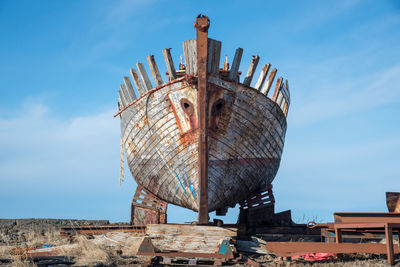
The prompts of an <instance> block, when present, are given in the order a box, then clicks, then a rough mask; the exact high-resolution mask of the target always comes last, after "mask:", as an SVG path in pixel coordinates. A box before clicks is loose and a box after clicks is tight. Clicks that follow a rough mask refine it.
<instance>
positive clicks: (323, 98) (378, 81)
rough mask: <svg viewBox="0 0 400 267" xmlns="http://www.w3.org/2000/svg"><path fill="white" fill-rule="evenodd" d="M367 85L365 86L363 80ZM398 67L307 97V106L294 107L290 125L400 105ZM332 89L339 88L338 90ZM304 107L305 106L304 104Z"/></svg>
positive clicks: (299, 124) (301, 124) (339, 84)
mask: <svg viewBox="0 0 400 267" xmlns="http://www.w3.org/2000/svg"><path fill="white" fill-rule="evenodd" d="M367 80H368V81H370V82H371V83H370V84H365V81H367ZM399 83H400V65H396V66H393V67H391V68H389V69H386V70H384V71H381V72H379V73H371V75H370V76H369V77H362V78H360V79H359V80H358V81H352V85H351V87H349V84H348V83H344V84H343V82H338V83H336V84H335V86H334V88H332V90H331V91H324V92H325V94H323V95H321V94H319V93H318V94H317V95H310V96H309V98H308V99H307V101H306V103H307V104H306V105H302V106H297V107H296V110H295V112H292V113H291V114H290V116H292V117H291V122H292V123H293V126H295V127H296V126H304V125H307V124H310V123H315V122H318V121H322V120H326V119H331V118H337V117H340V116H345V115H348V114H350V113H354V112H361V111H365V110H368V109H371V108H375V107H379V106H384V105H388V104H392V103H399V102H400V89H399V87H398V84H399ZM335 88H338V89H337V90H336V89H335ZM303 104H304V103H303Z"/></svg>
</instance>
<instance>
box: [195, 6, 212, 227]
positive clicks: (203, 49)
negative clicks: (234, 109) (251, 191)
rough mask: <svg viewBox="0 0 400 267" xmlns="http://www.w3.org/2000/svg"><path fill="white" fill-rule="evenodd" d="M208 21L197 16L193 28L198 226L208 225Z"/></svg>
mask: <svg viewBox="0 0 400 267" xmlns="http://www.w3.org/2000/svg"><path fill="white" fill-rule="evenodd" d="M209 26H210V20H209V19H208V17H207V16H204V15H201V14H200V15H199V16H197V18H196V21H195V23H194V27H195V28H196V31H197V38H196V46H197V48H196V49H197V77H198V80H197V86H198V92H197V111H198V112H197V114H198V122H199V141H198V143H199V148H198V149H199V151H198V153H199V168H198V169H199V178H200V205H199V224H207V223H208V189H207V187H208V94H207V43H208V27H209Z"/></svg>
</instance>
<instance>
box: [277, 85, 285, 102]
mask: <svg viewBox="0 0 400 267" xmlns="http://www.w3.org/2000/svg"><path fill="white" fill-rule="evenodd" d="M282 84H284V83H282ZM282 90H283V89H282V86H281V89H280V90H279V93H278V96H277V97H276V104H278V106H281V104H282V101H283V100H284V99H285V98H284V97H283V93H282Z"/></svg>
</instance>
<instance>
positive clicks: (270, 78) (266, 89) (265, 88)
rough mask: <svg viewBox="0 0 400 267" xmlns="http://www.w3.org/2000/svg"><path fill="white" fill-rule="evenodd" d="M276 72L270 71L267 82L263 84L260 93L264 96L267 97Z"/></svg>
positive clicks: (275, 70)
mask: <svg viewBox="0 0 400 267" xmlns="http://www.w3.org/2000/svg"><path fill="white" fill-rule="evenodd" d="M277 71H278V70H277V69H275V68H274V69H272V70H271V73H270V74H269V76H268V79H267V82H266V83H265V84H264V86H263V87H262V88H261V93H263V94H264V95H266V96H268V93H269V90H270V89H271V85H272V83H273V82H274V79H275V75H276V72H277Z"/></svg>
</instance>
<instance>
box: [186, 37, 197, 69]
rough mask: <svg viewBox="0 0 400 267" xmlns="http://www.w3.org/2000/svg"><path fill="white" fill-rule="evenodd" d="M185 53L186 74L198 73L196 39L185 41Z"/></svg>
mask: <svg viewBox="0 0 400 267" xmlns="http://www.w3.org/2000/svg"><path fill="white" fill-rule="evenodd" d="M183 55H184V57H185V64H186V74H190V75H196V74H197V46H196V40H188V41H185V42H183Z"/></svg>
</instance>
